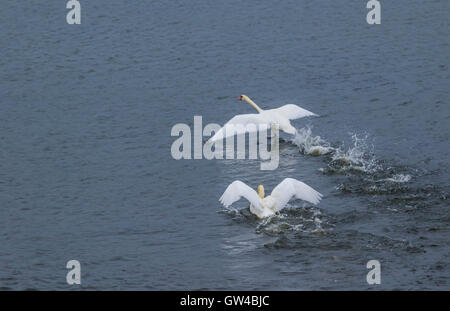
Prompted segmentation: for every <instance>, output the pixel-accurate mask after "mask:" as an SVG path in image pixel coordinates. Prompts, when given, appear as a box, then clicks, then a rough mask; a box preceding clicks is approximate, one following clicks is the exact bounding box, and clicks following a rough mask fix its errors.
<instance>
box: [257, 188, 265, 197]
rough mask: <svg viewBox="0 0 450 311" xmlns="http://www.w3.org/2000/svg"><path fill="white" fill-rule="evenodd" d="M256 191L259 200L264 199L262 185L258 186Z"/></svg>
mask: <svg viewBox="0 0 450 311" xmlns="http://www.w3.org/2000/svg"><path fill="white" fill-rule="evenodd" d="M257 190H258V195H259V197H260V198H261V199H264V187H263V185H259V186H258V189H257Z"/></svg>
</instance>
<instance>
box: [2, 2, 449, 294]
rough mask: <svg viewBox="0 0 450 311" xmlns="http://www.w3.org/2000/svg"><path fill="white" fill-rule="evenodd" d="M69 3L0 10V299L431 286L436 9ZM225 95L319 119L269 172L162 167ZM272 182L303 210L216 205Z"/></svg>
mask: <svg viewBox="0 0 450 311" xmlns="http://www.w3.org/2000/svg"><path fill="white" fill-rule="evenodd" d="M80 2H81V5H82V24H81V25H68V24H67V23H66V13H67V11H68V10H66V8H65V1H38V2H33V3H30V2H29V1H5V2H3V3H2V4H1V5H0V26H1V29H2V30H1V32H0V55H1V58H0V68H1V71H0V96H1V97H0V98H1V99H0V288H1V289H14V290H20V289H41V290H49V289H59V290H63V289H79V288H81V289H144V290H145V289H241V290H243V289H247V290H252V289H261V290H269V289H271V290H302V289H333V290H334V289H370V288H374V289H382V290H390V289H403V290H409V289H441V290H443V289H446V290H449V289H450V284H449V275H450V263H449V255H450V244H449V233H450V229H449V223H450V209H449V190H450V182H449V169H450V165H449V151H450V148H449V136H450V122H449V118H450V106H449V101H450V92H449V85H450V84H449V82H450V75H449V54H450V46H449V37H448V33H449V19H448V12H449V9H450V4H449V2H448V1H444V0H441V1H439V0H435V1H419V0H414V1H406V0H399V1H382V21H381V25H368V24H367V23H366V14H367V12H368V10H367V9H366V8H365V6H366V1H348V2H345V3H343V2H342V1H330V0H328V1H325V0H320V1H314V2H311V1H303V0H301V1H299V0H296V1H293V0H286V1H282V2H280V3H275V2H273V1H261V0H259V1H245V3H243V2H242V1H234V0H230V1H214V2H211V1H189V2H186V1H118V0H114V1H104V0H103V1H100V0H97V1H83V0H81V1H80ZM242 93H245V94H247V95H249V96H250V97H251V98H252V99H253V100H254V101H255V102H256V103H258V104H259V105H260V106H261V107H262V108H276V107H279V106H281V105H283V104H287V103H294V104H298V105H300V106H302V107H304V108H306V109H308V110H311V111H313V112H315V113H317V114H319V115H320V117H318V118H311V119H300V120H298V121H295V122H294V125H295V126H296V128H297V129H298V131H299V134H298V135H297V136H296V137H292V136H286V137H284V138H285V139H284V141H282V142H281V146H280V149H281V152H280V166H279V168H278V169H277V170H275V171H261V170H260V169H259V161H243V160H239V161H237V160H228V161H219V160H214V161H208V160H179V161H176V160H174V159H173V158H172V157H171V153H170V147H171V144H172V142H173V141H174V140H175V138H174V137H171V136H170V131H171V128H172V126H173V125H175V124H176V123H187V124H189V125H192V124H193V117H194V115H201V116H203V121H204V123H205V124H206V123H211V122H214V123H220V124H223V123H224V122H226V121H227V120H228V119H230V118H231V117H233V116H234V115H236V114H239V113H251V112H253V111H252V109H253V108H251V107H250V106H248V105H243V104H241V103H240V102H238V101H237V100H236V98H237V97H238V96H239V95H241V94H242ZM319 149H320V150H321V152H318V150H319ZM285 177H293V178H297V179H300V180H302V181H304V182H306V183H307V184H309V185H311V186H312V187H314V188H315V189H317V190H318V191H320V192H321V193H323V194H324V198H323V200H322V202H321V203H320V204H319V205H318V206H317V207H314V206H312V205H310V204H307V203H304V202H301V201H291V202H290V204H289V206H288V208H287V209H285V210H283V211H282V212H281V213H280V215H277V216H275V217H273V218H270V219H266V220H258V219H256V218H255V217H254V216H253V215H252V214H251V213H250V212H249V210H248V203H247V202H244V201H239V202H238V203H236V204H235V205H233V209H229V210H226V209H224V208H223V207H221V206H220V203H219V202H218V198H219V197H220V195H221V194H222V192H223V191H224V190H225V188H226V187H227V185H228V184H229V183H231V182H232V181H233V180H236V179H240V180H242V181H244V182H245V183H247V184H249V185H250V186H252V187H256V186H257V185H259V184H263V185H264V186H265V187H266V189H267V191H268V192H269V191H271V189H272V188H273V187H274V186H276V185H277V184H278V183H279V182H280V181H281V180H282V179H283V178H285ZM71 259H76V260H79V261H80V263H81V271H82V284H81V286H72V287H71V286H69V285H67V283H66V273H67V271H68V270H67V269H66V268H65V266H66V263H67V261H69V260H71ZM371 259H377V260H379V261H380V263H381V269H382V271H381V273H382V274H381V279H382V283H381V285H377V286H374V285H368V284H367V282H366V274H367V272H368V269H367V268H366V263H367V261H369V260H371Z"/></svg>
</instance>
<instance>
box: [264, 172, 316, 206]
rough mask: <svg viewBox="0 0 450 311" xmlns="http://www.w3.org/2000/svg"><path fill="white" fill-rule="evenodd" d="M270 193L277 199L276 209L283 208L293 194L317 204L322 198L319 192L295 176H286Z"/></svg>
mask: <svg viewBox="0 0 450 311" xmlns="http://www.w3.org/2000/svg"><path fill="white" fill-rule="evenodd" d="M270 195H271V196H272V197H273V198H275V199H276V203H275V209H276V211H279V210H281V209H282V208H283V207H284V206H285V205H286V204H287V203H288V202H289V200H290V199H291V198H292V197H293V196H295V197H296V198H297V199H300V200H304V201H308V202H310V203H312V204H317V203H319V201H320V200H321V199H322V195H321V194H320V193H319V192H317V191H316V190H314V189H313V188H311V187H310V186H308V185H307V184H305V183H303V182H301V181H298V180H296V179H293V178H285V179H284V180H283V181H282V182H281V183H280V184H279V185H278V186H276V187H275V188H274V189H273V191H272V193H271V194H270Z"/></svg>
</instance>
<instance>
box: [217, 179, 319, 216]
mask: <svg viewBox="0 0 450 311" xmlns="http://www.w3.org/2000/svg"><path fill="white" fill-rule="evenodd" d="M257 190H258V193H256V191H255V190H253V189H252V188H250V187H249V186H247V185H246V184H244V183H243V182H242V181H239V180H236V181H234V182H232V183H231V184H230V185H229V186H228V188H227V189H226V190H225V192H224V193H223V195H222V196H221V197H220V199H219V201H220V202H221V203H222V204H223V205H224V206H225V207H228V206H230V205H231V204H233V203H234V202H236V201H238V200H239V199H241V198H242V197H244V198H246V199H247V200H248V201H249V202H250V211H251V212H252V213H253V214H255V215H256V216H258V217H259V218H264V217H268V216H272V215H274V214H275V213H276V212H278V211H280V210H281V209H283V208H284V207H285V206H286V204H287V203H288V202H289V200H290V199H291V198H292V197H295V198H297V199H300V200H304V201H307V202H310V203H312V204H314V205H315V204H317V203H319V201H320V200H321V199H322V195H321V194H320V193H319V192H317V191H316V190H314V189H313V188H311V187H310V186H308V185H307V184H305V183H303V182H301V181H298V180H296V179H293V178H285V179H284V180H283V181H282V182H281V183H280V184H279V185H278V186H276V187H275V188H274V189H273V191H272V193H271V194H270V195H269V196H268V197H264V187H263V186H262V185H259V186H258V189H257Z"/></svg>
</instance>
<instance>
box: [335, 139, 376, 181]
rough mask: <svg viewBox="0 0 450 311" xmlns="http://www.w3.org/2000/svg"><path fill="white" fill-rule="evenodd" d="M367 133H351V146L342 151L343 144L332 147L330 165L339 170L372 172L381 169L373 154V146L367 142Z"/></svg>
mask: <svg viewBox="0 0 450 311" xmlns="http://www.w3.org/2000/svg"><path fill="white" fill-rule="evenodd" d="M367 140H368V135H365V136H364V137H359V136H358V135H357V134H352V141H353V146H351V147H350V148H349V149H347V151H344V146H343V145H342V146H340V147H339V148H336V149H334V153H333V155H332V157H331V163H330V165H331V167H333V168H334V169H339V170H343V171H346V170H349V169H350V170H359V171H363V172H367V173H374V172H376V171H378V170H380V169H382V167H381V165H380V163H379V162H378V161H377V159H376V158H375V156H374V153H373V146H369V145H368V143H367Z"/></svg>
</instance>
